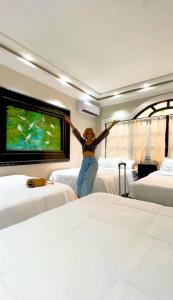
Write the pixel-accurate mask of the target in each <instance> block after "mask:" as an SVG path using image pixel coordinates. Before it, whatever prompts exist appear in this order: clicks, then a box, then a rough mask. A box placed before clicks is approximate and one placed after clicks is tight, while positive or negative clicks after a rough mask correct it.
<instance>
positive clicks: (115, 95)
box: [112, 93, 121, 98]
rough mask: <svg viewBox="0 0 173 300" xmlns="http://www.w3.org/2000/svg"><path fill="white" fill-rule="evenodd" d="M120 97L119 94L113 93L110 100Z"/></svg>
mask: <svg viewBox="0 0 173 300" xmlns="http://www.w3.org/2000/svg"><path fill="white" fill-rule="evenodd" d="M120 96H121V94H119V93H114V95H113V96H112V98H119V97H120Z"/></svg>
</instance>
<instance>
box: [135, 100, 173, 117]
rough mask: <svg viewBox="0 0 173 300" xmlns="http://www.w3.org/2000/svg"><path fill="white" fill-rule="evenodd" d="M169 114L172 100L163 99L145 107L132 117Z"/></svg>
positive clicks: (171, 112)
mask: <svg viewBox="0 0 173 300" xmlns="http://www.w3.org/2000/svg"><path fill="white" fill-rule="evenodd" d="M171 114H173V100H164V101H160V102H156V103H154V104H151V105H149V106H147V107H145V108H144V109H143V110H142V111H140V112H139V113H138V114H137V115H136V116H135V117H134V119H141V118H148V117H156V116H167V115H171Z"/></svg>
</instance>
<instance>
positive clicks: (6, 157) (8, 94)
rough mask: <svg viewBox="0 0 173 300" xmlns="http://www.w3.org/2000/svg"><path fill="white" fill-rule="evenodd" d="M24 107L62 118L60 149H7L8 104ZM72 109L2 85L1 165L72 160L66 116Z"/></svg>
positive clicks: (0, 114)
mask: <svg viewBox="0 0 173 300" xmlns="http://www.w3.org/2000/svg"><path fill="white" fill-rule="evenodd" d="M8 105H11V106H14V107H17V108H24V109H27V110H30V111H35V112H39V113H43V114H48V115H51V116H54V117H57V118H58V119H60V124H61V150H60V151H58V150H57V151H44V150H43V151H42V150H41V151H16V150H15V151H8V150H7V149H6V133H7V132H6V131H7V106H8ZM65 115H68V116H69V117H70V110H68V109H65V108H62V107H57V106H55V105H52V104H50V103H48V102H45V101H42V100H38V99H35V98H32V97H30V96H26V95H22V94H20V93H18V92H15V91H12V90H8V89H6V88H4V87H0V166H11V165H25V164H38V163H52V162H66V161H69V160H70V127H69V125H68V124H67V123H66V122H65V121H64V116H65Z"/></svg>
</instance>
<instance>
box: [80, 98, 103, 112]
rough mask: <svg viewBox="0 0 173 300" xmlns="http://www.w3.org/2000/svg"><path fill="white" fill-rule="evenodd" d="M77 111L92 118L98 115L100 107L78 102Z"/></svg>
mask: <svg viewBox="0 0 173 300" xmlns="http://www.w3.org/2000/svg"><path fill="white" fill-rule="evenodd" d="M78 111H81V112H83V113H85V114H89V115H92V116H99V115H100V106H97V105H96V104H94V103H91V102H85V101H79V102H78Z"/></svg>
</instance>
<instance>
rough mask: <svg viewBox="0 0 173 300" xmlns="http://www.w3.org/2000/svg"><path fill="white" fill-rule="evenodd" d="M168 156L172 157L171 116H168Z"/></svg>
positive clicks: (172, 119) (172, 123) (172, 120)
mask: <svg viewBox="0 0 173 300" xmlns="http://www.w3.org/2000/svg"><path fill="white" fill-rule="evenodd" d="M168 157H171V158H173V116H169V144H168Z"/></svg>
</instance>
